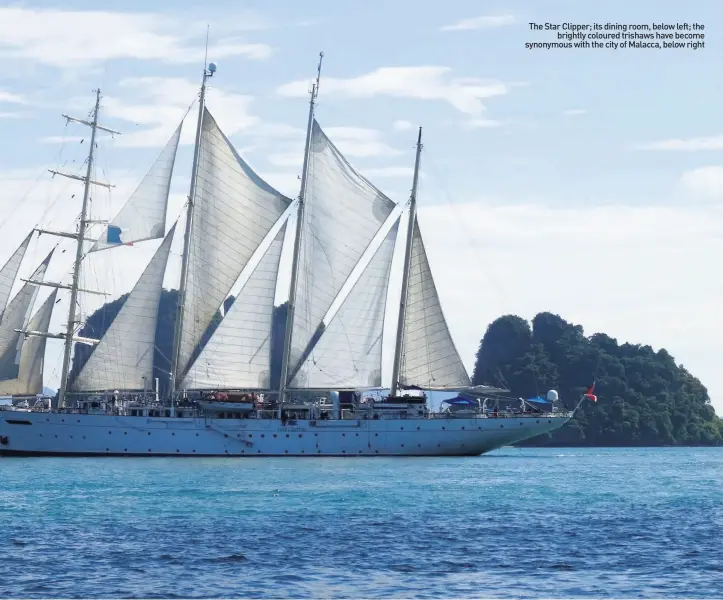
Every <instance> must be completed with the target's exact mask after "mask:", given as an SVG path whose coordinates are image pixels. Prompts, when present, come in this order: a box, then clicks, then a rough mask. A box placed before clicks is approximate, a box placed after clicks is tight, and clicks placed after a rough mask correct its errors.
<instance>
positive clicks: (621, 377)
mask: <svg viewBox="0 0 723 600" xmlns="http://www.w3.org/2000/svg"><path fill="white" fill-rule="evenodd" d="M593 379H595V380H596V381H597V384H596V386H595V394H596V395H597V396H598V402H597V403H593V402H590V401H587V400H586V401H585V402H583V403H582V405H581V406H580V409H579V410H578V411H577V413H576V414H575V418H574V419H573V420H571V421H570V422H569V423H568V424H566V425H565V426H564V427H562V428H560V429H558V430H557V431H555V432H553V433H552V434H545V435H544V436H539V437H537V438H534V439H533V440H530V441H529V442H528V443H529V444H532V445H540V444H549V445H558V446H674V445H681V446H684V445H689V446H691V445H720V444H723V420H721V419H720V418H718V417H717V416H716V414H715V411H714V410H713V407H712V406H711V404H710V398H709V397H708V391H707V390H706V388H705V387H704V386H703V384H702V383H701V382H700V381H698V379H696V378H695V377H694V376H693V375H691V374H690V373H689V372H688V371H687V370H686V369H685V367H683V366H682V365H676V363H675V360H674V359H673V357H672V356H671V355H670V354H669V353H668V352H667V351H666V350H663V349H661V350H658V351H657V352H656V351H655V350H653V349H652V348H651V347H650V346H641V345H636V344H618V342H617V340H615V339H614V338H611V337H610V336H608V335H606V334H604V333H596V334H594V335H592V336H590V337H586V336H585V335H584V334H583V329H582V327H581V326H580V325H573V324H571V323H568V322H567V321H565V320H564V319H562V318H561V317H559V316H558V315H553V314H551V313H540V314H538V315H537V316H536V317H535V318H534V319H533V320H532V327H530V323H528V322H527V321H525V320H524V319H522V318H520V317H517V316H514V315H506V316H504V317H500V318H499V319H497V320H496V321H494V322H493V323H492V324H491V325H490V326H489V327H488V328H487V332H486V333H485V335H484V338H483V339H482V342H481V344H480V347H479V351H478V352H477V361H476V364H475V370H474V382H475V383H487V384H491V385H498V386H502V387H506V388H507V389H509V390H510V391H511V392H512V393H513V394H514V395H515V396H517V397H523V398H530V397H533V396H536V395H538V394H544V393H545V392H546V391H547V390H550V389H554V390H557V391H558V392H559V394H560V399H561V400H562V401H563V402H564V403H565V404H566V405H567V406H568V407H570V408H574V406H575V405H576V404H577V402H578V401H579V400H580V397H581V395H582V393H583V392H584V391H585V389H586V388H587V386H589V385H590V384H591V383H592V382H593Z"/></svg>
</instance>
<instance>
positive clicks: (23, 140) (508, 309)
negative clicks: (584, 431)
mask: <svg viewBox="0 0 723 600" xmlns="http://www.w3.org/2000/svg"><path fill="white" fill-rule="evenodd" d="M482 17H488V18H487V19H484V18H482ZM722 20H723V7H722V6H721V5H720V3H719V2H716V1H715V0H707V1H706V0H697V1H696V2H691V3H678V2H671V1H665V2H663V1H638V2H635V3H631V2H605V3H599V2H592V1H589V0H582V1H580V0H578V1H567V2H552V1H538V2H531V1H529V0H528V1H527V2H514V1H503V0H500V1H496V2H482V1H462V0H459V1H448V2H443V3H439V2H421V3H420V2H411V1H406V0H405V1H402V0H397V1H395V2H388V1H387V2H379V1H376V0H372V1H367V2H363V3H362V2H353V3H352V2H338V1H337V2H326V1H325V2H313V1H310V2H303V3H301V2H291V1H283V2H282V1H275V2H264V3H262V2H209V3H208V4H207V6H205V7H203V8H194V5H193V4H192V3H186V2H177V1H174V2H170V1H169V2H153V3H148V2H144V3H141V2H134V1H130V2H129V1H124V2H104V3H102V4H98V3H97V2H94V3H91V2H76V1H65V2H63V3H49V2H32V3H29V2H25V3H22V4H16V5H13V6H11V7H6V8H0V66H2V68H1V69H0V136H2V139H3V141H4V143H3V144H2V145H1V146H0V209H2V210H3V211H4V213H5V214H6V215H8V214H9V213H10V210H11V209H12V210H13V212H12V214H10V216H6V218H5V219H4V220H3V222H2V226H1V227H2V228H1V229H0V232H1V233H2V236H3V238H2V240H3V241H2V245H1V246H0V260H4V259H5V258H6V256H8V255H9V254H10V253H11V252H12V250H13V247H14V244H15V243H16V241H17V242H19V240H20V239H21V238H22V236H23V235H24V233H23V227H24V226H26V225H28V224H29V225H32V224H34V223H35V222H38V221H40V222H42V223H44V224H45V225H54V226H56V227H60V226H71V225H72V214H73V210H77V208H74V209H73V210H71V209H70V208H69V207H75V204H73V202H76V200H77V199H78V198H79V195H77V196H76V198H75V199H73V200H71V199H69V194H70V193H71V191H70V190H71V188H69V187H67V186H66V185H65V184H63V186H64V187H58V186H59V184H58V182H57V181H54V182H50V181H46V179H44V176H43V175H42V173H43V169H45V168H47V167H54V166H56V165H57V164H58V155H59V154H58V153H59V152H60V151H61V149H62V153H63V154H62V156H63V159H62V160H65V159H66V158H68V157H74V158H75V159H76V161H82V156H83V151H84V147H82V146H81V145H79V144H78V140H76V139H74V137H73V136H85V135H87V132H85V131H82V130H81V129H79V128H76V127H73V126H69V127H68V128H67V129H66V128H65V125H64V122H63V121H62V119H60V118H59V114H60V113H61V112H71V113H72V114H79V115H82V114H86V113H87V111H88V110H89V108H90V107H91V105H92V93H91V90H92V89H94V88H95V87H98V86H100V87H101V89H102V90H103V94H104V101H103V105H104V111H103V118H102V120H103V122H104V123H105V124H107V125H108V126H111V127H114V128H116V129H119V130H120V131H122V132H123V133H124V135H123V136H121V137H120V138H118V139H116V140H115V141H113V142H108V143H107V144H106V142H104V144H105V145H103V146H102V149H101V152H100V155H101V156H100V162H99V165H100V166H101V167H102V168H101V167H99V168H100V169H101V171H103V170H105V171H106V172H105V173H104V174H103V176H104V177H109V178H110V179H111V180H113V181H114V182H115V183H116V184H117V185H118V188H116V190H115V191H114V192H113V197H112V198H111V201H112V202H115V203H118V202H122V201H123V200H124V194H125V193H126V192H127V191H130V190H132V188H133V186H134V184H135V183H137V181H138V179H139V178H140V177H141V176H142V175H143V173H144V172H145V170H146V169H147V168H148V167H149V166H150V164H151V162H152V161H153V159H154V158H155V155H156V154H157V153H158V152H159V151H160V149H161V146H162V145H163V144H164V143H165V142H166V140H167V139H168V137H170V135H171V133H172V132H173V130H174V128H175V126H176V125H177V123H178V121H179V120H180V119H181V118H182V116H183V114H184V113H185V110H186V108H187V107H188V106H189V105H190V104H191V102H192V101H193V98H194V94H195V91H196V88H197V86H198V82H199V78H200V71H201V65H202V60H203V43H204V35H205V29H206V24H207V23H210V25H211V49H210V52H209V58H210V59H211V60H215V61H216V62H217V63H218V67H219V68H218V73H217V75H216V77H214V79H213V81H212V89H211V91H210V93H209V101H208V105H209V108H210V110H211V111H212V112H213V113H214V115H215V117H216V118H217V121H218V122H219V125H220V126H221V127H222V128H223V129H224V131H225V132H226V133H227V134H229V136H230V138H231V139H232V141H233V142H234V144H235V145H236V146H237V148H238V149H239V151H240V152H241V153H242V154H243V155H244V157H245V158H247V160H248V161H249V162H250V164H251V165H253V166H254V167H255V168H256V169H257V170H258V171H259V172H260V173H261V174H262V175H264V176H265V177H266V178H267V179H268V180H269V181H270V182H271V183H272V184H274V185H276V186H277V187H279V188H280V189H281V190H282V191H284V192H286V193H288V194H291V195H295V194H296V193H297V191H298V190H297V189H296V188H297V185H298V180H297V175H298V173H299V172H300V163H301V158H302V156H301V148H302V146H303V128H304V126H305V122H306V112H307V104H306V103H307V98H306V96H305V93H304V92H305V89H306V85H307V83H308V82H309V81H310V80H311V78H312V77H313V74H314V71H315V66H316V61H317V54H318V52H319V50H324V52H325V58H324V69H323V74H322V83H321V93H320V98H319V107H318V111H317V118H318V120H319V121H320V123H321V124H322V126H323V127H324V128H325V129H326V130H327V133H328V134H329V135H330V137H331V138H332V139H333V140H335V142H337V145H338V146H339V148H340V149H341V150H342V152H344V153H345V154H346V155H347V157H348V158H349V160H350V161H351V162H352V163H353V164H354V165H355V166H357V167H358V168H359V169H360V170H361V171H362V172H363V173H365V174H367V175H368V176H369V178H370V179H372V180H373V181H374V182H375V184H377V185H378V186H379V187H380V188H381V189H383V190H384V191H385V192H387V193H388V194H389V195H390V197H392V198H393V199H394V200H396V201H400V202H403V201H404V200H405V199H406V196H407V195H408V191H409V187H410V184H411V171H412V166H413V158H414V156H413V155H414V141H415V137H416V136H415V131H414V129H415V128H416V126H417V125H423V126H424V143H425V151H424V155H423V161H422V172H423V178H422V181H421V185H420V207H421V208H420V219H421V224H422V228H423V232H424V235H425V238H426V240H427V246H428V252H429V254H430V261H431V262H432V268H433V269H434V270H435V274H436V277H437V282H438V286H439V288H440V293H441V295H442V301H443V303H444V306H445V310H446V313H447V317H448V320H449V322H450V327H451V329H452V333H453V335H454V337H455V339H456V340H457V343H458V346H459V348H460V351H461V352H462V354H463V358H464V360H465V362H466V364H467V365H468V367H471V365H472V360H473V354H474V351H475V349H476V346H477V343H478V341H479V339H480V337H481V336H482V334H483V333H484V330H485V328H486V326H487V324H488V323H489V322H490V321H491V320H492V319H494V318H496V317H497V316H499V315H501V314H505V313H516V314H520V315H521V316H523V317H525V318H529V319H531V318H532V317H533V316H534V315H535V314H536V313H537V312H539V311H542V310H550V311H553V312H556V313H559V314H561V315H562V316H563V317H565V318H567V319H568V320H572V321H575V322H577V323H580V324H582V325H583V326H584V327H585V330H586V332H587V333H589V334H592V333H594V332H595V331H605V332H607V333H609V334H610V335H613V336H614V337H617V338H618V340H619V341H621V342H622V341H630V342H633V343H649V344H651V345H653V346H654V347H655V348H658V347H666V348H667V349H668V350H669V351H670V352H671V353H672V354H673V356H675V357H676V359H677V360H678V362H680V363H683V364H685V366H686V367H687V368H688V369H690V370H691V371H692V372H693V373H694V374H695V375H697V376H699V377H700V378H701V379H702V380H703V382H704V383H705V384H706V385H707V386H708V387H709V389H710V392H711V395H712V397H713V401H714V404H715V405H716V407H717V409H718V411H719V412H721V410H723V384H721V383H720V382H719V381H718V380H717V376H718V370H719V365H720V364H721V360H722V359H723V314H722V313H721V311H720V301H721V298H722V297H723V277H722V276H721V274H720V265H721V261H722V259H723V160H722V153H723V112H722V111H721V110H720V106H719V103H718V102H717V101H716V98H717V97H718V95H719V90H720V89H723V86H722V85H721V84H722V83H723V81H722V79H723V73H722V72H721V69H720V64H721V58H723V53H722V52H721V39H722V38H721V36H720V31H719V29H717V28H716V25H717V24H719V23H720V22H722ZM529 21H536V22H541V23H544V22H554V23H557V22H578V23H587V22H592V21H598V22H601V23H605V22H617V23H629V24H633V23H634V24H637V23H650V22H678V21H680V22H683V21H688V22H693V21H697V22H699V23H703V24H704V25H705V26H706V30H705V33H706V38H707V39H706V47H705V49H702V50H697V51H692V50H667V51H654V50H641V49H635V50H617V51H613V50H606V49H603V50H526V49H525V48H524V43H525V42H526V41H552V36H551V35H550V34H549V33H539V32H531V31H530V29H529V26H528V22H529ZM192 130H193V123H192V121H190V120H189V121H188V122H187V126H186V131H185V133H184V141H185V142H186V144H185V145H184V146H183V147H182V149H181V151H180V152H179V163H178V165H179V166H178V168H177V175H178V176H177V177H176V181H175V182H174V188H173V192H174V200H173V202H174V203H173V204H172V210H171V212H172V213H174V214H175V213H177V212H179V211H180V208H181V205H182V202H183V196H184V194H185V193H186V186H187V181H188V177H187V174H188V167H187V166H183V165H185V164H186V163H185V162H184V161H186V162H188V159H189V156H190V154H189V153H190V145H189V142H190V141H191V138H192V135H193V131H192ZM64 133H65V135H66V136H67V137H66V138H65V143H64V144H60V143H57V141H58V140H57V139H53V138H59V137H62V136H63V135H64ZM73 164H75V165H78V164H79V162H76V163H69V164H68V165H66V167H72V166H73ZM76 191H77V190H76ZM21 200H22V202H21ZM49 207H50V208H49ZM46 209H47V210H46ZM68 215H71V217H70V219H69V220H68V218H67V217H68ZM64 219H66V220H65V221H64ZM44 250H45V248H44V247H42V248H41V247H39V248H37V249H36V250H35V252H36V254H37V256H38V257H40V256H41V252H42V251H44ZM139 252H142V251H139ZM128 256H129V258H128V273H130V272H133V269H136V270H135V274H136V275H137V272H138V271H139V269H142V260H140V259H139V256H140V255H139V254H136V255H133V254H129V255H128ZM144 256H145V255H144ZM137 265H141V266H140V267H138V266H137ZM31 268H32V266H31V265H28V266H27V269H28V270H30V269H31ZM58 269H59V270H58V272H57V276H59V277H61V276H62V275H63V274H64V273H65V272H66V271H67V264H66V265H61V266H60V267H58ZM128 281H130V284H132V277H131V275H129V274H127V275H125V276H123V277H121V276H118V277H116V278H115V281H114V283H115V284H116V286H117V288H118V289H119V290H122V291H125V290H124V289H123V287H124V286H126V284H127V282H128ZM49 345H50V344H49ZM51 355H52V351H51V350H49V353H48V365H49V367H50V368H49V369H48V373H49V379H50V380H51V382H52V379H53V377H54V376H53V375H52V372H53V369H54V368H55V363H56V362H57V361H56V358H55V355H52V356H51Z"/></svg>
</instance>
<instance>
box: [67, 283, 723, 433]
mask: <svg viewBox="0 0 723 600" xmlns="http://www.w3.org/2000/svg"><path fill="white" fill-rule="evenodd" d="M126 297H127V296H123V297H121V298H119V299H118V300H115V301H113V302H110V303H108V304H106V305H105V306H103V307H102V308H101V309H99V310H98V311H96V312H95V313H94V314H93V315H92V316H91V317H90V319H89V320H88V322H87V324H86V326H85V327H84V328H83V329H82V330H81V332H80V334H81V335H83V336H87V337H95V338H99V337H101V336H102V335H103V333H104V332H105V330H106V329H107V328H108V326H109V325H110V323H111V322H112V321H113V319H114V318H115V316H116V315H117V314H118V311H119V310H120V308H121V306H122V305H123V303H124V302H125V300H126ZM177 297H178V294H177V292H176V290H170V291H168V290H164V291H163V295H162V297H161V302H160V318H159V319H158V326H157V329H156V350H155V354H154V377H158V378H159V380H160V384H161V393H162V394H164V393H165V392H166V389H167V386H168V372H169V371H170V357H171V354H172V351H173V324H174V321H175V316H176V302H177ZM233 300H234V299H233V297H231V298H229V299H228V300H226V303H225V309H226V310H228V308H229V307H230V306H231V304H232V303H233ZM220 319H221V315H220V313H218V314H217V315H216V318H215V319H214V321H213V323H212V325H211V327H210V328H209V330H208V331H207V332H206V335H205V336H204V338H203V340H202V341H201V344H200V345H199V348H198V349H197V350H196V352H200V349H201V348H202V347H203V345H204V344H205V343H206V341H207V340H208V339H209V338H210V336H211V333H212V332H213V331H214V330H215V328H216V327H217V326H218V323H219V322H220ZM285 323H286V305H285V304H283V305H281V306H279V307H277V308H276V310H275V312H274V319H273V328H272V335H271V353H272V366H271V383H272V387H277V386H278V380H279V377H280V371H281V353H282V350H283V343H284V327H285ZM91 351H92V349H91V348H90V347H88V346H85V345H81V344H78V345H76V350H75V357H74V361H73V371H72V372H71V379H72V377H73V376H74V374H75V373H77V372H78V369H79V368H80V367H81V366H82V365H83V364H84V363H85V361H86V360H87V358H88V356H89V355H90V352H91ZM593 379H595V380H596V381H597V383H596V387H595V393H596V394H597V396H598V402H597V403H593V402H590V401H589V400H585V401H584V402H583V403H582V405H581V406H580V408H579V409H578V411H577V413H576V414H575V418H574V419H573V420H572V421H570V422H569V423H568V424H567V425H565V427H563V428H561V429H559V430H557V431H555V432H553V433H552V434H548V435H545V436H540V437H538V438H535V439H534V440H531V441H530V442H529V443H531V444H533V445H540V444H549V445H561V446H562V445H570V446H663V445H713V444H715V445H717V444H723V420H721V419H719V418H718V417H717V416H716V414H715V412H714V411H713V407H712V406H711V405H710V399H709V397H708V392H707V390H706V389H705V387H704V386H703V385H702V384H701V383H700V381H698V379H696V378H695V377H693V376H692V375H691V374H690V373H689V372H688V371H687V370H686V369H685V368H684V367H683V366H678V365H676V364H675V360H674V359H673V357H672V356H671V355H670V354H668V352H666V351H665V350H659V351H658V352H655V351H654V350H653V349H652V348H651V347H650V346H639V345H633V344H621V345H619V344H618V342H617V340H615V339H613V338H611V337H609V336H607V335H605V334H604V333H596V334H594V335H592V336H591V337H585V335H584V334H583V329H582V327H580V326H579V325H572V324H570V323H568V322H567V321H565V320H564V319H562V318H560V317H559V316H557V315H553V314H550V313H540V314H538V315H537V316H536V317H535V318H534V319H533V321H532V326H530V324H529V323H528V322H527V321H525V320H524V319H521V318H520V317H516V316H513V315H507V316H504V317H500V318H499V319H497V320H496V321H495V322H494V323H492V324H491V325H490V326H489V327H488V328H487V332H486V333H485V335H484V338H483V339H482V342H481V344H480V347H479V351H478V352H477V361H476V364H475V371H474V377H473V380H474V383H476V384H478V383H485V384H489V385H495V386H500V387H505V388H507V389H508V390H510V392H512V394H513V395H514V396H515V397H522V398H531V397H533V396H536V395H544V394H545V392H546V391H547V390H550V389H555V390H557V391H558V392H559V393H560V398H561V400H562V401H563V402H564V403H565V404H566V405H567V406H568V407H569V408H573V407H574V406H575V405H576V404H577V402H578V401H579V399H580V397H581V395H582V393H583V392H584V391H585V390H586V389H587V387H588V386H589V385H590V384H591V383H592V381H593Z"/></svg>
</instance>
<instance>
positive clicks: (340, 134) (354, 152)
mask: <svg viewBox="0 0 723 600" xmlns="http://www.w3.org/2000/svg"><path fill="white" fill-rule="evenodd" d="M324 133H326V135H327V136H329V139H330V140H331V141H332V142H333V144H334V145H335V146H336V147H337V148H338V149H339V151H340V152H341V153H342V154H343V155H344V156H346V157H351V158H368V157H371V156H398V155H400V154H402V152H400V151H399V150H397V149H395V148H392V147H391V146H389V145H388V144H386V143H385V142H384V141H383V140H382V134H381V133H380V132H379V131H377V130H376V129H367V128H365V127H326V128H324Z"/></svg>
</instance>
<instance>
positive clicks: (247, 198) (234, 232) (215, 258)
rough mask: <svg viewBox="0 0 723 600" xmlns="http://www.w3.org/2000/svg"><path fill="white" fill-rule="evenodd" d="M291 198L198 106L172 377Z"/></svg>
mask: <svg viewBox="0 0 723 600" xmlns="http://www.w3.org/2000/svg"><path fill="white" fill-rule="evenodd" d="M289 204H291V200H290V199H289V198H287V197H286V196H284V195H283V194H281V193H279V192H277V191H276V190H275V189H274V188H272V187H271V186H270V185H268V184H267V183H266V182H265V181H263V180H262V179H261V178H260V177H259V176H258V175H257V174H256V173H255V172H254V171H253V170H252V169H251V167H249V166H248V165H247V164H246V162H244V160H243V159H242V158H241V157H240V156H239V155H238V154H237V152H236V150H235V149H234V147H233V146H232V145H231V142H229V141H228V139H227V138H226V136H225V135H224V134H223V133H222V132H221V130H220V129H219V127H218V125H217V124H216V121H215V120H214V119H213V117H212V116H211V113H209V112H208V110H206V109H204V114H203V123H202V129H201V144H200V149H199V156H198V174H197V179H196V190H195V195H194V213H193V221H192V223H191V231H190V238H189V246H188V277H187V281H186V296H185V301H184V303H183V307H182V319H183V329H182V331H181V338H180V349H179V360H178V364H177V365H176V377H177V381H178V382H181V381H182V380H183V378H184V377H185V374H186V371H187V369H188V366H189V362H190V360H191V357H192V356H193V354H194V351H195V350H196V348H197V346H198V344H199V342H200V341H201V338H202V337H203V335H204V333H205V332H206V330H207V328H208V326H209V325H210V323H211V321H212V319H213V317H214V315H215V314H216V311H217V310H218V309H219V307H220V306H221V303H222V302H223V301H224V299H225V298H226V296H228V294H229V292H230V291H231V288H232V287H233V285H234V283H235V282H236V280H237V279H238V278H239V276H240V275H241V272H242V271H243V269H244V267H245V266H246V265H247V263H248V262H249V260H250V259H251V256H252V255H253V254H254V252H255V251H256V250H257V249H258V247H259V245H260V244H261V242H262V241H263V239H264V238H265V237H266V234H268V233H269V231H270V230H271V228H272V227H273V226H274V224H275V223H276V222H277V221H278V219H279V218H280V217H281V215H282V214H283V213H284V211H285V210H286V209H287V208H288V206H289Z"/></svg>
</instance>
